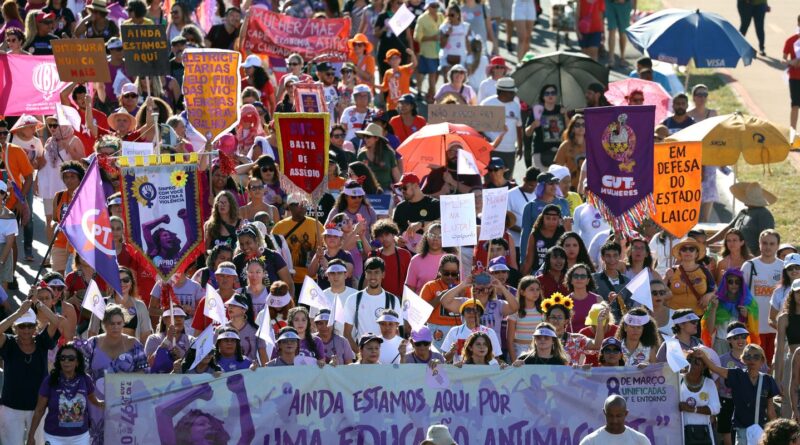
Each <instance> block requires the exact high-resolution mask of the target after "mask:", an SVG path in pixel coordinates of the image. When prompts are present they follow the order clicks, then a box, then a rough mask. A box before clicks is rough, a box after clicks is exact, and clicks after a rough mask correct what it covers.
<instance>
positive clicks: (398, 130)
mask: <svg viewBox="0 0 800 445" xmlns="http://www.w3.org/2000/svg"><path fill="white" fill-rule="evenodd" d="M397 112H398V114H397V116H394V117H392V118H391V119H390V120H389V125H391V126H392V129H394V134H395V135H396V136H397V139H398V140H399V141H400V143H401V144H402V143H403V141H405V140H406V139H407V138H408V137H409V136H411V135H412V134H414V133H416V132H417V131H419V130H420V129H422V127H424V126H425V125H427V124H428V121H427V120H426V119H425V118H424V117H422V116H420V115H418V114H417V100H416V99H415V98H414V95H412V94H405V95H403V96H402V97H400V100H399V101H398V102H397Z"/></svg>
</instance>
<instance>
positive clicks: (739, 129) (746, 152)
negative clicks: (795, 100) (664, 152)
mask: <svg viewBox="0 0 800 445" xmlns="http://www.w3.org/2000/svg"><path fill="white" fill-rule="evenodd" d="M793 139H794V138H793V136H792V135H791V130H790V129H789V128H788V127H783V126H780V125H775V124H773V123H771V122H769V121H766V120H764V119H760V118H757V117H755V116H750V115H746V114H742V113H739V112H736V113H733V114H725V115H722V116H714V117H710V118H708V119H705V120H704V121H702V122H699V123H697V124H694V125H692V126H691V127H688V128H685V129H683V130H681V131H679V132H677V133H675V134H673V135H672V136H670V137H669V138H667V141H674V142H691V141H698V142H702V143H703V164H704V165H719V166H721V165H734V164H736V162H737V161H738V160H739V154H740V153H741V154H742V155H743V156H744V160H745V162H747V163H748V164H772V163H775V162H781V161H783V160H784V159H786V157H787V156H789V148H790V147H791V145H792V142H793Z"/></svg>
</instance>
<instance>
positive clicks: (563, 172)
mask: <svg viewBox="0 0 800 445" xmlns="http://www.w3.org/2000/svg"><path fill="white" fill-rule="evenodd" d="M547 173H551V174H552V175H553V176H554V177H555V178H557V179H558V181H559V182H560V181H562V180H563V179H564V178H569V177H570V173H569V169H568V168H567V167H565V166H563V165H558V164H552V165H551V166H550V168H549V169H548V170H547Z"/></svg>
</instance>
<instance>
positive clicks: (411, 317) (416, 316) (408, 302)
mask: <svg viewBox="0 0 800 445" xmlns="http://www.w3.org/2000/svg"><path fill="white" fill-rule="evenodd" d="M432 312H433V306H431V305H430V303H428V302H427V301H425V300H423V299H422V297H420V296H419V295H417V294H415V293H414V291H412V290H411V289H409V288H408V286H403V318H404V319H405V320H406V321H408V324H410V325H411V328H412V329H414V330H415V331H418V330H420V329H421V328H422V327H423V326H425V323H427V322H428V317H430V316H431V313H432Z"/></svg>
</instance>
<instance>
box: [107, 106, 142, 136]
mask: <svg viewBox="0 0 800 445" xmlns="http://www.w3.org/2000/svg"><path fill="white" fill-rule="evenodd" d="M120 117H124V118H125V119H127V120H128V129H132V128H133V127H135V126H136V118H135V117H133V115H132V114H130V113H128V110H126V109H125V108H122V107H119V108H117V109H116V110H115V111H114V112H113V113H111V114H109V115H108V128H110V129H112V130H114V131H118V130H117V119H118V118H120Z"/></svg>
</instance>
